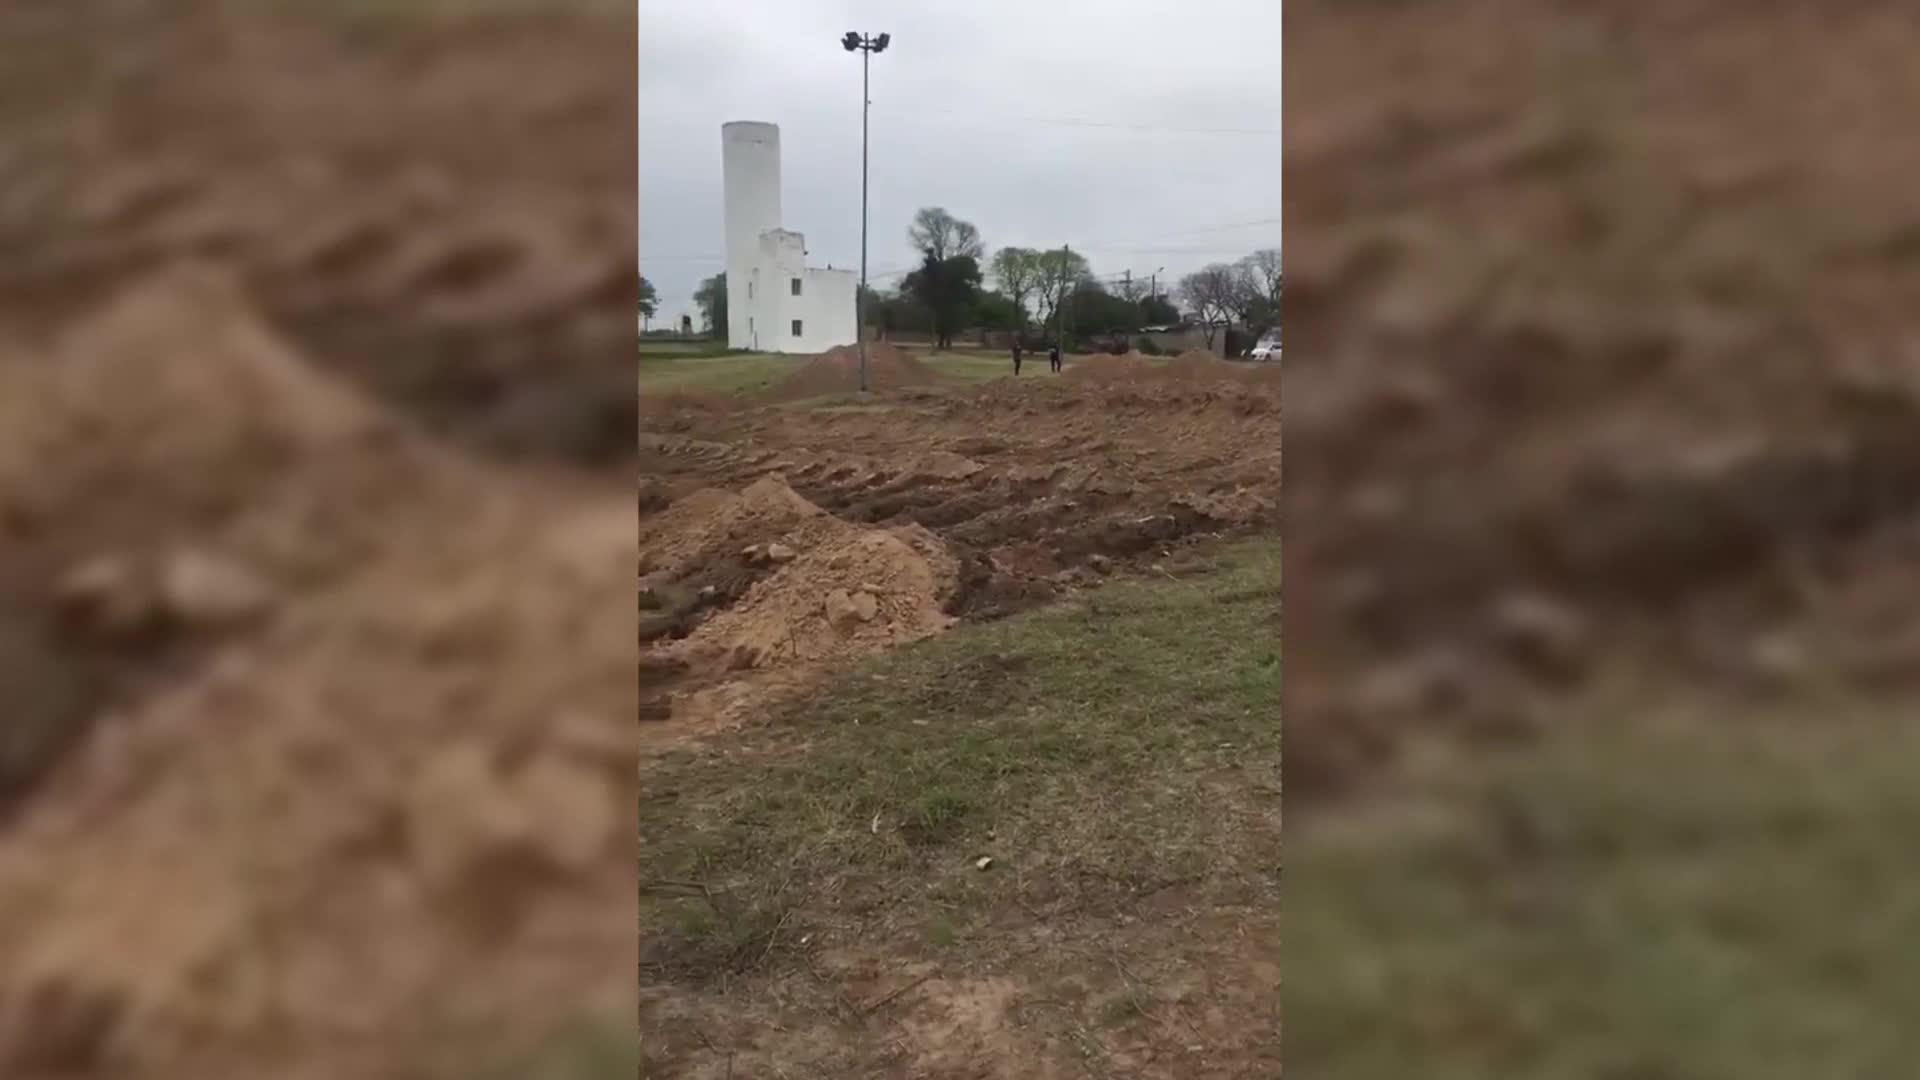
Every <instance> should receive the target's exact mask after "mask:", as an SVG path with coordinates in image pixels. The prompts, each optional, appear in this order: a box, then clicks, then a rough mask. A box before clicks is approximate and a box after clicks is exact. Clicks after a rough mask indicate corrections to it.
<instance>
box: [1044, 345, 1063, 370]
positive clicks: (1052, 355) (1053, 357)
mask: <svg viewBox="0 0 1920 1080" xmlns="http://www.w3.org/2000/svg"><path fill="white" fill-rule="evenodd" d="M1047 369H1048V370H1049V371H1052V372H1053V373H1054V374H1055V375H1058V374H1060V345H1059V343H1058V342H1055V343H1054V346H1053V348H1051V349H1048V350H1047Z"/></svg>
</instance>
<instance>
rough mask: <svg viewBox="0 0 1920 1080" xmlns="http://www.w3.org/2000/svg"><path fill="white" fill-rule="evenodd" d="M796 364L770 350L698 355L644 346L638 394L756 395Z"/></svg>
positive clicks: (791, 359)
mask: <svg viewBox="0 0 1920 1080" xmlns="http://www.w3.org/2000/svg"><path fill="white" fill-rule="evenodd" d="M795 364H796V361H795V360H794V359H793V358H792V357H786V356H778V355H774V354H770V353H725V354H721V355H716V356H700V355H686V354H674V353H671V352H667V351H665V350H659V351H652V352H650V351H649V350H648V349H646V348H644V347H643V348H642V350H641V353H640V393H641V394H643V395H645V394H665V393H698V394H755V393H760V392H762V391H765V390H767V389H769V388H770V387H772V386H773V384H774V383H776V382H778V381H779V380H780V378H781V377H782V376H784V375H786V374H787V373H788V372H790V371H792V370H793V369H794V366H795Z"/></svg>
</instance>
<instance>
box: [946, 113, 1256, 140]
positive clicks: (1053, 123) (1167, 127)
mask: <svg viewBox="0 0 1920 1080" xmlns="http://www.w3.org/2000/svg"><path fill="white" fill-rule="evenodd" d="M919 112H926V113H936V114H939V115H942V116H957V117H962V118H967V119H978V120H980V121H981V122H982V123H996V124H998V123H1005V122H1015V123H1022V124H1040V125H1044V126H1050V127H1071V128H1095V129H1102V130H1110V131H1144V132H1156V133H1166V134H1177V135H1269V136H1273V137H1275V138H1278V137H1279V136H1280V134H1281V131H1280V129H1279V128H1255V127H1184V126H1181V125H1177V124H1137V123H1131V122H1127V121H1119V120H1087V119H1084V118H1078V117H1066V116H1023V115H1011V116H998V117H986V116H980V115H978V114H974V113H966V112H962V111H960V110H958V109H939V108H925V107H922V108H920V109H917V110H916V113H919Z"/></svg>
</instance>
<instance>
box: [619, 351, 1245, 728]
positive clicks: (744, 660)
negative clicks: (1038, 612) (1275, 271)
mask: <svg viewBox="0 0 1920 1080" xmlns="http://www.w3.org/2000/svg"><path fill="white" fill-rule="evenodd" d="M874 404H875V406H876V407H875V408H869V409H861V410H856V411H842V410H825V411H820V410H807V409H799V410H796V409H791V408H781V407H767V406H756V407H745V408H736V409H732V410H706V409H700V410H699V411H698V412H697V421H698V428H697V429H698V430H699V432H700V435H701V437H700V438H694V437H692V436H690V435H687V434H685V433H684V432H685V431H686V430H688V429H690V428H692V427H693V424H692V422H691V421H692V420H693V419H694V418H695V413H693V412H683V413H678V414H676V413H673V412H670V411H669V412H666V413H662V414H653V415H652V417H651V419H650V420H649V421H648V422H646V423H645V424H643V427H642V431H641V436H640V442H641V464H642V469H643V474H644V475H645V476H646V477H647V479H646V481H645V482H644V485H645V489H646V490H647V491H648V492H649V493H650V495H649V503H650V505H652V506H653V507H654V509H652V510H643V512H642V523H641V526H640V531H641V556H640V562H641V575H642V607H643V610H642V614H641V623H642V635H643V637H645V638H648V639H649V640H650V641H651V642H653V643H654V644H653V645H652V649H653V655H654V656H655V657H656V660H655V662H654V664H653V665H652V666H651V667H650V668H649V669H648V674H646V675H645V676H643V681H645V682H647V684H648V686H647V688H646V689H645V690H644V691H643V692H644V693H646V694H647V695H648V698H649V700H650V701H651V702H653V703H654V704H653V705H652V706H651V707H650V712H649V715H650V716H651V717H652V718H653V719H655V720H667V719H669V718H671V719H672V722H670V723H663V724H653V725H649V727H648V740H649V742H650V743H651V742H653V741H656V740H665V741H669V742H671V741H676V740H678V739H680V738H684V737H686V736H687V735H688V734H690V733H694V732H701V733H704V732H708V731H711V730H712V729H713V728H714V727H715V726H716V725H721V726H724V725H725V724H726V723H729V722H731V721H733V720H737V719H741V718H743V717H745V716H747V715H750V714H751V713H752V712H753V711H754V710H755V709H757V708H760V707H761V706H763V705H764V704H765V701H766V700H768V699H765V698H763V697H761V696H759V695H760V693H761V690H763V689H764V690H766V691H767V692H768V693H772V694H776V695H777V694H778V693H785V692H790V691H792V690H793V689H794V688H795V687H797V686H801V685H804V681H805V678H806V675H805V673H806V672H807V671H809V670H812V668H813V667H814V666H815V665H816V664H817V662H819V661H822V660H831V659H838V658H844V657H845V656H848V655H853V654H857V653H860V652H867V651H872V650H875V649H881V648H887V647H891V646H892V645H895V644H899V643H902V642H905V641H910V640H914V639H916V638H919V637H923V636H926V635H927V634H931V633H936V632H939V631H940V630H942V629H944V628H945V627H946V626H947V625H948V624H949V623H951V622H952V621H953V620H954V619H987V618H994V617H998V616H1001V615H1005V614H1008V613H1011V612H1015V611H1019V610H1022V609H1024V608H1027V607H1030V606H1033V605H1035V604H1039V603H1043V602H1045V601H1047V600H1050V599H1054V598H1057V597H1060V596H1062V595H1065V594H1066V593H1069V592H1071V591H1073V590H1075V589H1078V588H1081V587H1085V586H1088V585H1093V584H1096V583H1098V582H1099V581H1101V580H1103V579H1105V578H1106V577H1107V576H1109V575H1114V574H1126V573H1141V572H1153V568H1154V567H1156V566H1161V567H1163V568H1164V567H1165V566H1166V565H1169V564H1177V563H1178V561H1179V560H1180V559H1181V558H1182V555H1183V553H1184V552H1188V551H1191V550H1194V549H1195V547H1196V545H1202V544H1204V543H1205V542H1207V541H1210V540H1213V539H1216V538H1220V537H1230V536H1236V535H1247V534H1258V533H1262V532H1270V531H1272V530H1274V529H1276V528H1277V526H1278V522H1279V509H1278V507H1279V469H1280V411H1279V402H1278V396H1277V394H1275V393H1274V392H1273V391H1272V390H1271V389H1269V388H1267V387H1265V386H1258V385H1247V384H1242V383H1240V382H1238V381H1233V380H1230V381H1225V382H1219V383H1208V382H1200V383H1193V384H1189V383H1185V382H1176V381H1172V380H1159V379H1156V380H1148V381H1146V382H1142V383H1127V382H1123V383H1114V384H1103V383H1092V382H1076V381H1074V380H1059V381H1049V382H1045V383H1039V382H1033V381H1026V382H1015V381H1013V380H998V381H995V382H991V383H987V384H983V385H978V386H973V387H953V388H939V389H928V388H919V389H908V390H901V391H894V392H882V393H881V394H879V395H878V396H877V398H876V401H875V403H874ZM688 408H689V409H693V408H694V407H692V406H689V407H688ZM821 447H826V448H828V449H819V448H821ZM662 500H669V501H667V502H666V503H665V505H664V507H662ZM773 544H778V545H782V546H783V547H784V548H786V549H787V550H788V551H789V552H790V553H791V557H790V558H789V559H788V560H787V561H784V562H780V563H775V562H773V561H771V560H769V559H767V558H766V557H765V556H764V554H763V553H764V551H765V550H766V549H767V547H768V545H773ZM863 591H864V592H868V593H870V594H871V595H874V596H875V597H876V599H877V605H878V609H879V610H878V613H877V615H876V616H875V617H873V618H872V619H870V620H862V621H861V622H860V623H858V624H857V628H856V629H855V631H854V632H853V633H846V632H844V631H835V630H834V628H833V627H832V626H831V625H830V621H829V619H828V615H829V612H830V610H831V609H833V608H835V607H840V606H843V600H841V599H834V597H835V594H836V593H842V594H844V596H845V599H846V600H851V601H853V602H856V603H861V604H864V603H865V602H864V601H860V600H859V599H858V594H859V593H861V592H863Z"/></svg>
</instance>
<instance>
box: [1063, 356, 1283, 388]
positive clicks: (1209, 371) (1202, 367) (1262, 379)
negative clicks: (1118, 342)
mask: <svg viewBox="0 0 1920 1080" xmlns="http://www.w3.org/2000/svg"><path fill="white" fill-rule="evenodd" d="M1064 374H1065V376H1066V377H1067V378H1069V379H1071V380H1073V381H1076V382H1084V383H1129V382H1133V383H1139V382H1170V383H1181V384H1186V385H1192V386H1204V385H1208V384H1218V383H1242V384H1246V385H1250V386H1263V387H1271V388H1275V389H1277V388H1278V387H1279V385H1280V368H1279V365H1277V364H1239V363H1234V362H1233V361H1230V360H1222V359H1220V358H1219V357H1217V356H1215V355H1213V354H1212V353H1210V352H1207V351H1206V350H1204V349H1190V350H1188V351H1186V352H1184V353H1181V354H1180V355H1179V356H1177V357H1174V358H1173V359H1171V360H1155V359H1154V358H1153V357H1150V356H1147V355H1146V354H1144V353H1137V352H1132V353H1126V354H1124V355H1119V356H1115V355H1113V354H1110V353H1096V354H1093V355H1091V356H1084V357H1078V358H1076V359H1075V360H1074V361H1073V362H1072V363H1071V364H1069V365H1067V368H1066V371H1065V373H1064Z"/></svg>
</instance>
